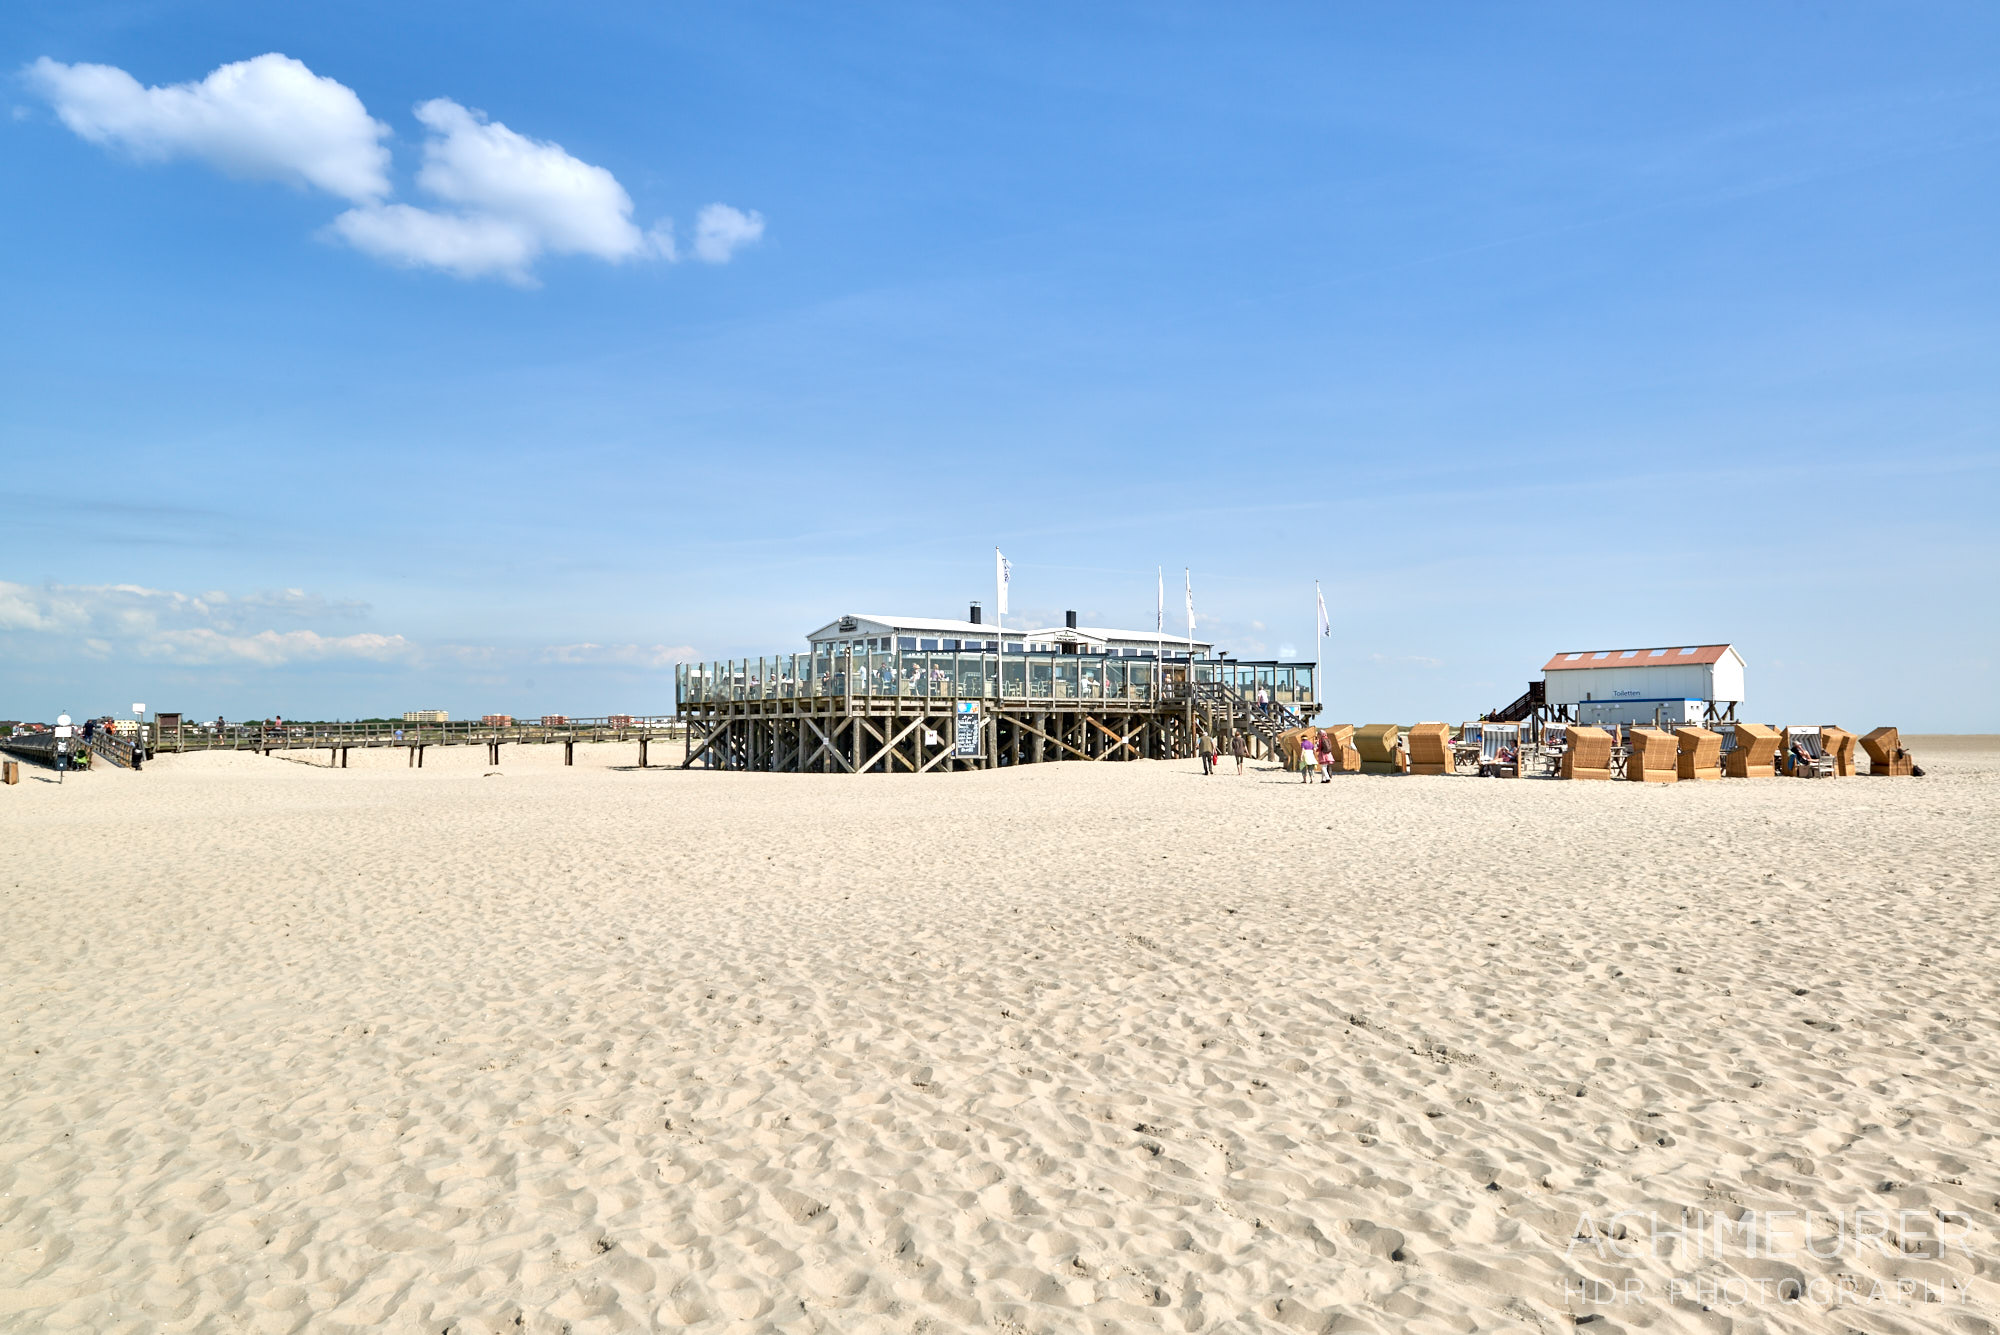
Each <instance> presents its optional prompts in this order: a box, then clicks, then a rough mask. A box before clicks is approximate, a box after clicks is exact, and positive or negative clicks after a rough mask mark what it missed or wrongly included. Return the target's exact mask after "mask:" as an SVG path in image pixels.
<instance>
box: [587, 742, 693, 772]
mask: <svg viewBox="0 0 2000 1335" xmlns="http://www.w3.org/2000/svg"><path fill="white" fill-rule="evenodd" d="M690 745H692V743H690ZM575 763H576V738H574V737H571V738H569V739H568V740H567V741H565V742H564V743H563V764H565V765H574V764H575Z"/></svg>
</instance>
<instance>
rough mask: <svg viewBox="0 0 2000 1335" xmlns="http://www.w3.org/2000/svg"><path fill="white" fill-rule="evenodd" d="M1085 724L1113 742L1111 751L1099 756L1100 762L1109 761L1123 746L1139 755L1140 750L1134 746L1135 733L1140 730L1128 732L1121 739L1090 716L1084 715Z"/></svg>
mask: <svg viewBox="0 0 2000 1335" xmlns="http://www.w3.org/2000/svg"><path fill="white" fill-rule="evenodd" d="M1084 722H1086V723H1088V724H1089V725H1090V726H1091V727H1093V728H1095V729H1097V730H1098V731H1099V732H1101V733H1103V734H1104V735H1105V736H1106V737H1109V738H1110V739H1111V741H1112V747H1111V750H1109V751H1106V752H1104V754H1103V755H1101V756H1099V757H1098V759H1100V760H1103V759H1108V758H1109V757H1110V756H1111V755H1112V753H1113V752H1115V751H1117V749H1118V748H1119V747H1121V746H1122V747H1124V748H1125V749H1126V750H1128V751H1130V752H1131V753H1132V754H1133V755H1134V756H1137V755H1138V754H1139V748H1138V747H1136V746H1134V745H1132V736H1133V733H1136V732H1137V731H1138V729H1136V728H1135V729H1133V731H1132V732H1128V733H1126V734H1125V735H1124V736H1123V737H1120V736H1119V735H1118V734H1117V733H1115V732H1113V731H1111V729H1109V728H1107V727H1105V726H1104V725H1103V724H1102V723H1099V722H1098V721H1097V720H1096V719H1094V718H1092V717H1090V716H1089V715H1088V714H1086V715H1084Z"/></svg>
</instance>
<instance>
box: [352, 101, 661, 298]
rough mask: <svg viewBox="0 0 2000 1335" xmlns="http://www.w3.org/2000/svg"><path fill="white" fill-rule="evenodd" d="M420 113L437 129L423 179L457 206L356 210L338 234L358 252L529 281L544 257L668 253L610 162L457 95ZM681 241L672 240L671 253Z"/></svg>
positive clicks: (427, 145) (429, 141)
mask: <svg viewBox="0 0 2000 1335" xmlns="http://www.w3.org/2000/svg"><path fill="white" fill-rule="evenodd" d="M417 119H418V120H419V121H421V122H423V124H424V126H425V127H426V128H427V129H429V130H430V135H429V136H428V137H427V138H426V139H425V141H424V165H423V168H422V169H421V170H420V171H418V173H417V184H418V186H420V187H421V188H422V189H423V190H424V191H425V192H427V193H428V194H431V195H434V196H436V197H437V198H438V199H439V200H441V201H443V202H444V203H445V204H446V205H448V206H449V208H448V210H435V209H423V208H417V207H415V206H414V205H410V204H386V205H380V204H378V205H369V206H366V207H362V208H355V209H349V210H348V211H347V212H346V213H343V214H342V215H340V217H338V218H336V219H335V220H334V223H333V231H334V233H335V234H336V235H338V236H339V237H340V238H341V239H342V240H344V241H346V242H347V243H348V244H349V245H352V246H354V247H355V248H356V249H359V250H363V251H366V252H368V253H369V254H371V255H374V256H376V257H377V258H380V259H386V260H391V261H394V262H396V263H400V264H412V265H428V266H430V267H432V268H437V269H444V270H447V271H449V272H451V273H455V274H457V275H459V276H460V277H462V278H474V277H479V276H482V275H486V274H499V275H501V276H503V277H506V278H510V279H512V280H514V281H515V282H525V281H527V280H528V273H529V268H530V266H532V265H533V263H534V261H535V259H536V258H537V257H538V256H540V255H542V254H544V253H550V254H557V255H593V256H595V257H597V258H598V259H601V260H608V261H611V262H613V263H616V262H618V261H621V260H628V259H633V258H636V257H639V256H644V255H651V254H657V253H661V248H659V247H658V246H657V245H656V243H655V241H654V240H653V239H651V238H649V237H648V235H647V234H646V233H644V232H641V231H640V230H639V228H638V227H637V226H636V225H635V224H634V223H633V221H632V197H631V196H630V195H628V194H626V193H625V187H623V186H621V185H619V184H618V178H617V177H615V176H613V175H612V174H611V173H610V172H608V171H606V170H605V169H604V168H602V167H598V166H593V165H592V164H590V163H588V162H585V161H583V160H582V159H580V158H576V157H573V156H571V155H570V154H569V153H567V152H565V151H564V150H563V148H562V146H561V145H560V144H552V143H548V142H546V141H543V140H537V139H530V138H528V137H527V136H525V135H521V134H516V133H515V132H514V131H513V130H510V129H508V128H507V127H506V126H505V125H502V124H500V123H499V122H498V121H489V120H487V119H486V118H485V117H484V116H482V115H480V114H479V113H477V112H474V111H468V110H467V109H466V108H464V107H462V106H460V105H459V104H458V103H456V102H454V101H452V100H451V99H450V98H448V97H439V98H433V99H431V100H430V101H429V102H426V103H424V104H423V105H422V106H419V107H418V108H417ZM671 246H672V241H671V237H670V236H669V238H668V244H667V247H666V248H665V250H666V255H667V258H672V257H673V256H672V253H671Z"/></svg>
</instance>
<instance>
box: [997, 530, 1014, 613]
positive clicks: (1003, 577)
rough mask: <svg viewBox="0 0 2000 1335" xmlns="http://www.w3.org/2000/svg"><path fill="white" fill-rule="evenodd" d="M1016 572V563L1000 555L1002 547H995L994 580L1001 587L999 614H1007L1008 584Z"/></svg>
mask: <svg viewBox="0 0 2000 1335" xmlns="http://www.w3.org/2000/svg"><path fill="white" fill-rule="evenodd" d="M1013 574H1014V563H1013V562H1012V561H1009V560H1008V559H1007V558H1006V557H1004V556H1002V555H1000V549H999V548H998V547H995V548H994V549H993V582H994V584H995V585H996V586H997V587H998V589H999V599H1000V607H999V610H998V613H997V615H999V616H1003V617H1004V616H1006V615H1007V584H1008V582H1009V580H1010V579H1011V578H1012V577H1013Z"/></svg>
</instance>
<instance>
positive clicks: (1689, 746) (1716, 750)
mask: <svg viewBox="0 0 2000 1335" xmlns="http://www.w3.org/2000/svg"><path fill="white" fill-rule="evenodd" d="M1674 740H1675V741H1676V742H1677V743H1679V744H1680V762H1679V764H1678V766H1677V767H1676V769H1677V772H1678V773H1679V775H1680V777H1681V779H1682V781H1684V782H1686V781H1700V782H1704V783H1706V782H1709V781H1711V780H1716V779H1720V778H1721V777H1722V734H1721V733H1716V732H1710V731H1709V730H1708V729H1707V728H1675V729H1674Z"/></svg>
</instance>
